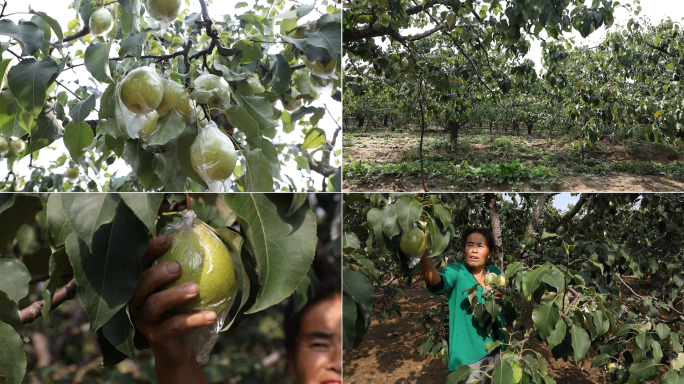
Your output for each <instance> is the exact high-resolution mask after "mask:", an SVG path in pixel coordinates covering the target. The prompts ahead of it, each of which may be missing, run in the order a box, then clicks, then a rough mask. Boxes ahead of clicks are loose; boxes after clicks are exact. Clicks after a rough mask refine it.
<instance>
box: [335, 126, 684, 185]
mask: <svg viewBox="0 0 684 384" xmlns="http://www.w3.org/2000/svg"><path fill="white" fill-rule="evenodd" d="M440 138H444V134H443V133H435V132H433V131H431V132H429V133H426V134H425V142H427V141H428V140H436V139H440ZM512 138H514V137H512ZM347 140H348V141H350V142H351V143H353V145H352V146H350V147H345V148H344V156H343V159H344V162H345V163H348V162H350V161H358V160H361V159H363V160H366V161H372V162H375V163H387V162H397V161H401V160H402V159H404V158H405V157H406V155H408V154H409V153H411V152H415V151H417V150H418V144H419V140H420V134H419V133H409V132H407V133H406V134H404V135H402V136H400V137H395V136H394V135H392V134H388V133H387V132H382V131H379V132H374V133H372V134H369V136H365V137H363V136H355V137H348V138H347ZM466 140H467V138H466ZM470 145H471V148H472V151H471V152H472V153H473V154H484V152H485V151H486V150H487V147H488V146H489V143H486V144H482V143H471V144H470ZM523 145H525V146H527V147H539V146H544V150H545V151H546V152H547V153H564V152H567V151H569V149H566V148H565V145H564V144H562V143H560V142H554V143H552V144H549V142H548V141H547V139H545V138H541V137H538V138H533V139H532V140H531V141H530V142H528V143H527V144H523ZM426 146H427V145H425V144H424V147H423V148H424V152H423V153H424V154H425V155H429V154H433V153H439V152H442V150H427V149H425V148H426ZM641 148H642V151H640V153H638V154H635V153H630V152H629V151H627V149H626V148H625V147H624V146H621V145H613V144H611V143H608V142H600V143H598V144H597V146H596V147H595V148H594V150H592V152H591V154H589V156H592V157H594V158H602V159H604V161H605V162H616V161H646V160H650V161H654V162H660V163H670V162H672V161H675V160H682V157H681V156H679V155H678V154H677V153H676V152H663V151H658V150H657V149H656V148H653V147H649V146H648V145H643V146H641ZM524 160H525V159H524V158H523V161H524ZM531 162H532V161H530V160H528V163H531ZM567 171H568V173H569V175H568V176H566V177H565V178H564V179H563V182H562V184H561V185H560V186H559V187H558V188H557V189H555V190H556V191H558V192H562V191H584V192H679V191H684V182H682V181H678V180H672V179H668V178H666V177H662V176H654V175H641V176H635V175H630V174H625V173H617V174H616V173H611V174H610V176H606V177H601V176H592V177H585V176H584V175H583V174H574V173H573V172H572V170H569V169H568V170H567ZM426 183H428V186H427V187H428V189H429V190H430V191H433V192H439V191H442V192H456V191H461V190H463V187H462V186H458V185H456V184H454V183H453V182H451V181H449V180H445V179H442V178H435V179H427V180H426ZM342 187H343V189H344V190H345V191H350V192H362V191H373V192H417V191H423V187H422V185H421V181H420V177H419V176H415V175H409V176H402V177H394V176H382V177H379V178H378V179H377V180H375V182H373V183H350V182H349V181H347V180H344V181H343V184H342ZM472 188H474V189H476V190H478V191H498V192H507V191H513V185H511V184H509V183H508V182H504V183H502V184H480V185H476V186H472ZM517 190H518V191H532V190H535V188H533V187H531V186H530V185H529V183H528V182H523V183H522V187H520V186H518V188H517Z"/></svg>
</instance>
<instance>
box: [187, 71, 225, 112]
mask: <svg viewBox="0 0 684 384" xmlns="http://www.w3.org/2000/svg"><path fill="white" fill-rule="evenodd" d="M194 83H195V90H194V91H192V95H191V97H192V99H193V100H195V101H197V102H198V103H200V104H207V105H208V106H209V108H211V109H220V110H222V111H225V110H226V109H228V108H229V107H230V86H229V85H228V83H227V82H226V80H225V79H224V78H223V77H220V76H216V75H211V74H205V75H202V76H200V77H198V78H197V79H195V81H194Z"/></svg>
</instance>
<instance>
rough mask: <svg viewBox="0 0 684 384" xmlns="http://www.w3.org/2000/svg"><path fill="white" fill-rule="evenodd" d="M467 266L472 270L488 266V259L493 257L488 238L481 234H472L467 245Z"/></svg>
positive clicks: (467, 240)
mask: <svg viewBox="0 0 684 384" xmlns="http://www.w3.org/2000/svg"><path fill="white" fill-rule="evenodd" d="M464 252H465V256H466V264H467V265H468V267H470V268H474V269H480V268H484V266H485V265H486V264H487V259H488V258H489V256H491V251H490V250H489V246H487V238H485V237H484V236H483V235H482V234H480V233H477V232H475V233H471V234H470V235H469V236H468V238H467V239H466V244H465V250H464Z"/></svg>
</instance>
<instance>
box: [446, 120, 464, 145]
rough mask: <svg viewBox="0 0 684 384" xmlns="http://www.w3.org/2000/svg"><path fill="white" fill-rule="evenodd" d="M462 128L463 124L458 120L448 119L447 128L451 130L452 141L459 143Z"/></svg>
mask: <svg viewBox="0 0 684 384" xmlns="http://www.w3.org/2000/svg"><path fill="white" fill-rule="evenodd" d="M460 128H461V124H459V123H458V122H457V121H453V120H449V121H447V130H448V131H449V136H450V137H451V142H452V143H454V144H458V130H459V129H460Z"/></svg>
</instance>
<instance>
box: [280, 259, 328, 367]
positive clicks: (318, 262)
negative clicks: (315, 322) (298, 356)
mask: <svg viewBox="0 0 684 384" xmlns="http://www.w3.org/2000/svg"><path fill="white" fill-rule="evenodd" d="M328 259H332V260H336V259H335V258H333V257H330V256H324V255H318V254H317V255H316V257H314V260H313V263H312V264H311V267H312V268H313V270H314V272H315V273H316V278H317V279H318V287H317V288H316V289H315V291H314V284H313V282H312V284H311V286H309V289H308V290H307V291H306V297H307V299H308V300H307V302H306V304H305V305H304V307H303V308H302V309H301V310H300V311H298V312H296V313H295V310H296V307H295V305H296V303H295V300H294V298H293V297H290V299H289V302H288V303H287V306H286V307H285V319H283V328H284V330H285V350H286V351H287V355H288V357H289V358H294V356H295V352H296V349H297V346H296V344H295V343H296V341H297V335H299V329H300V327H301V324H302V318H303V317H304V315H305V314H306V312H307V311H308V310H309V309H311V308H313V307H314V306H315V305H316V304H318V303H320V302H322V301H325V300H328V299H331V298H333V297H335V295H342V279H341V278H340V268H339V267H338V266H337V265H336V264H334V263H333V262H331V261H330V260H328Z"/></svg>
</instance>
